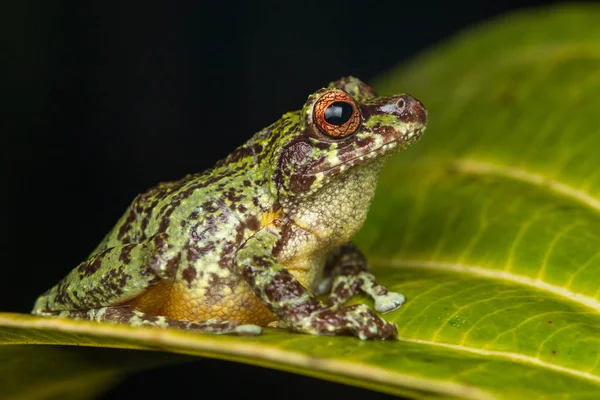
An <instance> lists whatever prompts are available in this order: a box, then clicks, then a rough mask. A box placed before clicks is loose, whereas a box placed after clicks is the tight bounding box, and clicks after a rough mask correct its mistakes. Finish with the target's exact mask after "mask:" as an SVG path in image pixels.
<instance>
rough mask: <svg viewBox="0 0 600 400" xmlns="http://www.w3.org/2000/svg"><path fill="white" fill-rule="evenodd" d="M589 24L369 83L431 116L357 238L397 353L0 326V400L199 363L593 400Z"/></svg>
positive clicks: (594, 72)
mask: <svg viewBox="0 0 600 400" xmlns="http://www.w3.org/2000/svg"><path fill="white" fill-rule="evenodd" d="M598 21H600V8H598V7H593V6H568V7H560V8H552V9H548V10H542V11H536V12H533V11H532V12H525V13H520V14H517V15H512V16H509V17H505V18H500V19H498V20H496V21H494V22H492V23H489V24H487V25H485V26H482V27H477V28H474V29H471V30H468V31H466V32H464V33H463V34H461V35H459V36H458V37H456V38H454V39H453V40H452V41H450V42H449V43H446V44H444V45H443V46H441V47H439V48H437V49H434V50H433V51H431V52H429V53H427V54H424V55H423V56H421V57H419V58H418V59H417V60H415V61H414V62H412V63H411V64H409V65H408V67H404V68H402V69H399V70H396V71H392V72H390V73H388V74H387V75H386V76H384V77H382V78H381V79H380V80H379V81H378V83H377V85H376V86H377V87H378V89H379V91H380V92H383V93H394V92H396V93H397V92H404V91H406V92H409V93H412V94H413V95H415V96H416V97H418V98H419V99H421V100H423V101H424V102H425V104H426V105H427V108H428V109H429V117H430V123H429V128H428V131H427V132H426V134H425V135H424V138H423V139H422V141H421V142H420V143H419V144H417V145H415V146H414V147H413V148H411V149H410V150H408V151H406V152H404V153H403V154H402V155H401V156H398V157H396V158H395V159H394V160H393V161H392V162H391V163H390V165H389V166H388V167H387V168H386V169H385V171H384V172H383V174H382V177H381V182H380V185H379V189H378V193H377V196H376V199H375V202H374V204H373V206H372V208H371V212H370V215H369V219H368V221H367V224H366V225H365V227H364V229H363V230H362V231H361V233H360V234H359V237H358V238H357V241H358V243H359V244H360V245H361V247H362V248H363V249H364V250H365V251H366V253H367V255H368V258H369V259H370V260H371V262H372V264H373V265H374V267H375V268H374V270H375V273H376V274H377V276H378V278H379V280H380V281H381V282H382V283H383V284H385V285H387V286H388V287H390V288H391V289H393V290H396V291H399V292H402V293H404V294H405V295H406V296H407V299H408V301H407V303H406V304H405V305H404V306H403V307H402V308H401V309H400V310H398V311H396V312H394V313H391V314H388V315H386V318H388V319H389V320H392V321H394V322H396V323H397V324H398V326H399V331H400V336H401V338H400V340H399V341H397V342H378V341H374V342H361V341H359V340H357V339H354V338H349V337H313V336H307V335H298V334H290V333H286V332H284V331H278V330H274V329H267V331H266V333H265V335H264V336H261V337H257V338H248V337H246V338H244V337H241V338H239V337H232V336H209V335H199V334H193V333H189V332H179V331H166V330H159V329H150V328H137V329H133V328H129V327H126V326H116V325H107V324H94V323H90V322H82V321H70V320H58V319H44V318H34V317H30V316H23V315H16V314H1V315H0V343H2V344H4V345H3V346H0V373H1V374H2V376H4V377H8V376H10V377H11V379H10V380H9V382H7V383H3V385H2V386H3V389H5V392H4V393H3V394H6V395H7V398H19V399H29V398H36V399H42V398H51V397H56V396H57V395H58V394H60V395H61V396H64V397H65V398H73V399H76V398H77V399H83V398H89V397H93V395H94V391H100V390H101V389H102V388H106V387H107V385H109V384H112V383H113V382H115V381H116V380H117V379H119V376H120V375H121V374H123V373H128V372H130V371H134V370H140V369H142V368H149V367H152V366H154V365H161V364H164V363H174V362H183V361H186V360H189V359H190V356H204V357H215V358H222V359H227V360H234V361H239V362H244V363H249V364H254V365H261V366H267V367H271V368H277V369H281V370H286V371H292V372H296V373H301V374H305V375H309V376H315V377H319V378H323V379H327V380H332V381H338V382H345V383H348V384H351V385H357V386H362V387H366V388H371V389H374V390H379V391H384V392H388V393H393V394H399V395H405V396H411V397H431V398H477V399H488V398H506V399H514V398H525V397H528V398H543V397H552V398H557V397H561V398H569V399H571V398H572V399H588V398H589V399H592V398H598V397H599V396H600V366H599V364H600V313H599V311H600V298H599V297H600V251H599V249H600V168H599V167H598V156H597V154H598V153H599V149H600V119H599V118H600V116H599V111H598V110H600V72H599V71H600V24H599V23H598ZM359 300H361V301H366V302H367V300H366V299H364V298H363V299H359ZM367 303H368V302H367ZM36 344H53V345H61V346H38V345H36ZM63 345H69V346H63ZM72 346H77V347H72ZM84 346H101V347H113V348H115V349H92V348H85V347H84ZM140 350H161V351H151V352H148V351H140ZM114 352H120V354H121V356H119V357H115V356H114ZM175 353H179V354H175ZM48 359H52V362H53V363H54V364H53V365H58V366H57V367H55V368H49V367H48V363H49V361H47V360H48ZM45 360H46V361H45ZM31 376H36V381H37V382H38V383H36V385H30V382H31V381H32V379H31ZM76 378H77V379H76ZM84 382H87V383H84ZM84 384H85V385H88V384H89V385H91V386H90V387H91V389H88V390H87V391H86V392H85V393H82V391H81V390H78V389H79V388H80V387H81V385H84Z"/></svg>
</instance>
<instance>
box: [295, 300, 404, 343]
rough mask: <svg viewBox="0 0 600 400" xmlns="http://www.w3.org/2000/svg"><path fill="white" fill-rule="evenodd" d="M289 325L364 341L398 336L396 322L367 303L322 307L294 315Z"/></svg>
mask: <svg viewBox="0 0 600 400" xmlns="http://www.w3.org/2000/svg"><path fill="white" fill-rule="evenodd" d="M290 325H291V326H290V328H291V329H292V330H294V331H297V332H302V333H310V334H313V335H353V336H357V337H358V338H360V339H361V340H367V339H383V340H394V339H397V338H398V328H397V327H396V325H395V324H393V323H391V322H387V321H385V320H383V319H381V318H380V317H379V316H377V314H375V313H374V312H373V311H372V310H371V309H370V308H369V307H367V306H366V305H364V304H356V305H353V306H349V307H323V308H321V309H320V310H317V311H314V312H312V313H311V314H309V315H308V316H305V317H300V318H298V319H297V318H294V323H292V324H290Z"/></svg>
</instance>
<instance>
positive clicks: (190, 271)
mask: <svg viewBox="0 0 600 400" xmlns="http://www.w3.org/2000/svg"><path fill="white" fill-rule="evenodd" d="M196 275H197V272H196V268H194V267H193V266H191V265H190V266H189V267H187V268H186V269H184V270H183V272H182V276H183V279H185V281H186V282H187V283H188V284H189V285H191V284H192V282H193V281H194V279H196Z"/></svg>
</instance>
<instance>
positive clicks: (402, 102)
mask: <svg viewBox="0 0 600 400" xmlns="http://www.w3.org/2000/svg"><path fill="white" fill-rule="evenodd" d="M396 107H398V115H399V116H400V119H401V120H402V122H405V123H407V124H408V123H418V124H421V125H423V126H424V125H426V124H427V109H426V108H425V106H424V105H423V103H421V102H420V101H419V100H417V99H415V98H414V97H412V96H411V95H409V94H403V95H401V96H398V100H396Z"/></svg>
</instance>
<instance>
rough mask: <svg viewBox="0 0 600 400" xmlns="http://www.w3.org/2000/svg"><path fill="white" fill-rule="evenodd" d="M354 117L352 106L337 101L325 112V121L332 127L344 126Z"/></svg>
mask: <svg viewBox="0 0 600 400" xmlns="http://www.w3.org/2000/svg"><path fill="white" fill-rule="evenodd" d="M351 116H352V106H351V105H350V104H348V103H344V102H343V101H336V102H335V103H333V104H332V105H330V106H329V107H327V109H326V110H325V121H327V123H328V124H331V125H338V126H339V125H344V124H345V123H346V122H348V120H349V119H350V117H351Z"/></svg>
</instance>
